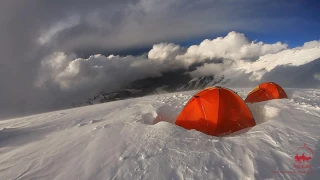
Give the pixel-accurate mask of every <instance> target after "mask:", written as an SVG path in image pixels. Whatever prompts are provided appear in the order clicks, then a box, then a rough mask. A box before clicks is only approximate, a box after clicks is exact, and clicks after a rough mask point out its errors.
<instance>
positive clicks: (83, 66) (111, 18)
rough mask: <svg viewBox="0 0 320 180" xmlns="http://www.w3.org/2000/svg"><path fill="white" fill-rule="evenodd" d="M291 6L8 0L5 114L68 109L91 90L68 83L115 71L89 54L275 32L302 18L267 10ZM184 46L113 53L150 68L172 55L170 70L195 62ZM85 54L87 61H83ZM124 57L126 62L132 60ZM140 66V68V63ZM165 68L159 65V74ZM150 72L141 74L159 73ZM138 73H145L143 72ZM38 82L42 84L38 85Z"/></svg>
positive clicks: (0, 9)
mask: <svg viewBox="0 0 320 180" xmlns="http://www.w3.org/2000/svg"><path fill="white" fill-rule="evenodd" d="M288 5H289V6H290V7H292V6H295V7H298V5H299V3H295V2H291V1H290V2H279V3H278V4H277V7H276V8H275V6H274V4H273V3H270V2H269V1H255V0H249V1H230V0H226V1H207V0H200V1H193V0H176V1H171V0H108V1H105V0H91V1H88V0H56V1H55V3H52V2H51V1H43V0H33V1H23V2H22V1H19V0H1V1H0V24H1V27H0V28H1V31H0V55H1V60H0V83H1V88H0V98H1V99H2V101H1V102H0V118H3V117H8V116H12V115H23V114H25V113H35V112H36V111H37V112H39V111H38V109H41V108H44V109H46V110H52V109H57V108H61V107H63V106H64V105H65V103H67V101H68V100H69V99H70V98H71V96H72V97H75V98H76V97H80V96H82V95H86V94H85V92H86V91H84V90H81V91H82V92H83V93H84V94H81V93H79V91H77V90H76V89H75V88H74V90H72V89H73V88H72V87H71V86H70V85H68V83H70V84H72V85H74V86H76V87H85V85H87V86H89V87H90V86H91V87H94V86H96V85H97V84H98V85H97V86H98V87H99V86H100V85H99V83H96V82H95V81H97V80H98V79H99V78H102V77H104V78H106V77H105V76H108V75H113V74H112V73H110V74H108V73H105V72H104V70H105V69H106V67H104V66H103V68H102V70H98V69H95V68H94V66H93V65H92V64H90V63H92V62H94V63H93V64H95V63H98V62H99V60H91V59H90V58H88V57H89V55H94V54H99V53H101V54H105V55H109V54H113V53H114V52H119V51H121V52H125V53H126V54H128V53H127V52H130V50H132V49H139V48H150V47H151V46H152V45H153V44H158V43H161V42H179V41H187V40H190V39H193V38H199V37H203V36H204V35H218V34H222V33H226V32H229V31H231V30H234V29H236V30H238V31H245V32H263V31H268V30H272V29H274V28H273V27H274V26H277V25H279V24H282V23H283V22H292V23H291V24H293V23H295V21H294V19H295V18H296V17H292V18H287V17H286V16H284V15H274V16H272V15H271V16H269V17H267V18H266V17H265V16H264V15H263V14H266V13H267V12H272V11H274V10H277V12H285V10H286V9H287V7H288ZM252 14H255V15H254V16H252ZM261 22H263V23H261ZM291 24H290V23H288V24H287V26H290V25H291ZM271 25H272V26H271ZM155 49H156V48H155ZM178 49H179V48H178ZM180 51H181V54H180ZM59 52H61V53H62V54H61V53H60V54H59ZM178 52H179V53H178ZM184 52H185V49H183V48H181V49H179V50H177V51H173V52H170V50H167V53H169V54H170V55H169V56H168V58H164V59H162V60H161V57H166V55H164V56H159V57H160V59H159V58H156V59H157V60H156V59H152V55H150V58H151V59H148V58H147V57H126V58H125V57H113V58H112V59H115V58H118V59H124V58H125V59H134V60H133V61H134V62H135V63H133V64H134V65H135V66H138V65H140V66H143V67H144V66H145V67H148V68H149V71H150V69H151V70H153V69H154V68H155V67H154V66H149V65H145V64H151V65H158V64H160V62H162V61H165V62H167V61H168V63H164V64H165V65H164V66H160V65H159V67H161V68H162V70H168V69H170V68H171V69H175V68H178V67H187V66H188V65H189V64H192V63H193V60H186V59H185V58H182V59H181V60H179V59H178V58H177V57H178V56H182V55H184V54H185V53H184ZM151 54H152V53H151ZM154 55H155V54H154ZM94 56H95V55H94ZM80 57H82V58H84V59H79V60H76V59H78V58H80ZM56 58H58V59H59V58H61V59H60V60H61V61H62V62H63V63H66V64H67V67H68V68H66V65H65V64H62V65H61V64H59V63H58V64H59V65H61V69H59V68H58V67H50V66H49V64H50V63H53V61H54V60H53V59H56ZM171 58H172V60H169V59H171ZM189 58H192V57H189ZM49 59H51V60H49ZM88 59H90V60H88ZM97 59H100V58H97ZM104 59H107V58H104ZM147 59H148V60H147ZM149 60H150V61H149ZM57 61H58V60H57ZM87 61H89V62H90V63H89V62H87ZM119 61H121V63H123V61H125V60H119ZM62 62H60V63H62ZM70 62H72V63H71V64H70ZM112 62H115V60H112ZM46 63H47V64H46ZM56 63H57V62H55V61H54V63H53V64H51V65H54V66H57V64H56ZM157 63H158V64H157ZM98 64H99V63H98ZM105 64H107V63H105ZM125 64H126V63H125ZM127 64H131V63H127ZM62 67H63V68H65V69H63V68H62ZM72 68H74V69H78V70H80V71H79V72H78V73H76V72H74V71H71V69H72ZM39 69H41V70H39ZM129 69H131V67H130V68H129ZM133 69H135V70H137V71H138V68H133ZM45 70H47V72H48V74H46V73H45ZM120 70H123V69H121V68H120ZM162 70H161V71H157V70H156V73H159V72H162ZM85 71H88V72H87V75H88V76H90V77H94V81H93V82H88V80H86V78H85V74H86V73H85ZM142 72H143V73H141V76H143V75H147V76H149V75H150V74H151V75H153V74H152V73H150V74H149V72H144V71H142ZM137 74H139V72H137ZM39 75H40V76H41V77H39ZM133 77H135V78H139V77H140V75H139V76H137V77H136V76H133ZM129 80H132V78H131V79H130V78H129ZM35 81H36V82H37V83H36V84H37V85H38V86H34V84H35V83H34V82H35ZM73 81H74V82H73ZM39 87H41V88H39ZM67 89H68V90H67ZM93 89H94V90H97V89H98V88H93ZM88 91H89V90H88ZM88 91H87V92H88ZM67 92H68V93H67ZM71 92H73V94H70V93H71ZM44 109H42V110H43V111H44Z"/></svg>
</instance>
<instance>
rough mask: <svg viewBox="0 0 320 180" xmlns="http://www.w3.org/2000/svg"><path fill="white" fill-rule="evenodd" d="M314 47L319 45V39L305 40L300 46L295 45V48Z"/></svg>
mask: <svg viewBox="0 0 320 180" xmlns="http://www.w3.org/2000/svg"><path fill="white" fill-rule="evenodd" d="M315 47H320V40H319V41H316V40H314V41H309V42H305V43H304V44H303V46H302V47H297V49H310V48H315Z"/></svg>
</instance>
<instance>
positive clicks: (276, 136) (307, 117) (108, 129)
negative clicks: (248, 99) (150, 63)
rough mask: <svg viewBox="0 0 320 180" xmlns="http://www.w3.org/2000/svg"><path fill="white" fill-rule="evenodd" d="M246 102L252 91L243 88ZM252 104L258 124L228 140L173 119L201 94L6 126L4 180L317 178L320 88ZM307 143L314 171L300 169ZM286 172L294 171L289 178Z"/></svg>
mask: <svg viewBox="0 0 320 180" xmlns="http://www.w3.org/2000/svg"><path fill="white" fill-rule="evenodd" d="M235 90H236V91H237V92H238V93H239V94H240V95H241V96H242V97H244V96H245V95H246V94H247V93H248V91H249V89H235ZM285 90H286V91H287V92H288V94H289V96H290V97H292V99H288V100H273V101H269V102H267V103H258V104H256V105H253V106H252V105H251V106H250V108H251V110H252V112H253V114H254V117H255V119H256V122H257V123H258V125H257V126H255V127H253V128H251V129H247V130H246V131H242V132H238V133H236V134H233V135H231V136H228V137H222V138H217V137H212V136H208V135H205V134H202V133H200V132H197V131H194V130H191V131H187V130H185V129H183V128H180V127H177V126H175V125H173V124H170V123H168V122H160V123H158V124H155V125H152V123H153V120H154V118H155V117H156V116H157V115H161V116H162V117H164V118H165V120H166V121H171V122H173V121H174V119H175V117H176V116H177V114H178V113H179V112H180V111H181V109H182V108H183V106H184V104H185V103H186V102H187V101H188V99H189V98H190V97H191V96H192V95H193V94H194V93H195V91H190V92H181V93H171V94H165V95H153V96H146V97H142V98H136V99H128V100H122V101H116V102H109V103H104V104H99V105H93V106H86V107H80V108H74V109H69V110H63V111H56V112H50V113H44V114H39V115H34V116H28V117H23V118H18V119H9V120H5V121H0V177H1V178H2V179H315V178H317V177H318V176H319V172H320V158H319V155H320V143H319V139H320V121H319V119H320V91H319V90H312V89H305V90H304V89H285ZM304 144H306V145H307V146H308V147H310V148H311V149H312V150H313V152H314V156H315V157H313V158H312V160H311V161H310V164H311V167H312V169H310V170H312V171H313V172H312V173H309V174H304V173H295V174H293V173H289V172H290V171H295V172H296V171H297V169H295V167H294V163H295V161H294V156H295V155H296V152H297V150H298V149H299V148H300V147H301V146H303V145H304ZM279 171H282V172H283V171H287V173H284V172H283V173H281V172H279Z"/></svg>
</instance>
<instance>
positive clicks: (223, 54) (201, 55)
mask: <svg viewBox="0 0 320 180" xmlns="http://www.w3.org/2000/svg"><path fill="white" fill-rule="evenodd" d="M287 47H288V45H287V44H283V43H281V42H277V43H275V44H265V43H263V42H255V41H250V40H248V39H247V38H246V37H245V35H244V34H242V33H237V32H234V31H232V32H230V33H229V34H228V35H227V36H226V37H218V38H216V39H213V40H209V39H206V40H204V41H203V42H202V43H201V44H200V45H194V46H191V47H189V48H188V50H187V52H186V53H185V54H184V55H181V56H179V57H178V59H186V60H187V61H189V62H190V63H192V62H194V61H204V60H206V59H214V58H225V59H233V60H250V61H254V60H257V59H258V58H259V57H260V56H262V55H265V54H274V53H278V52H280V51H282V50H285V49H287Z"/></svg>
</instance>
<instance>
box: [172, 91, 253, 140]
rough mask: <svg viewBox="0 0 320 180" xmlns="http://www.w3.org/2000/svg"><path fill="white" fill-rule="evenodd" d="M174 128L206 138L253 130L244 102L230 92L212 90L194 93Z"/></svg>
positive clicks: (251, 118) (249, 114) (251, 120)
mask: <svg viewBox="0 0 320 180" xmlns="http://www.w3.org/2000/svg"><path fill="white" fill-rule="evenodd" d="M175 124H176V125H178V126H181V127H183V128H185V129H195V130H198V131H201V132H203V133H205V134H208V135H213V136H222V135H227V134H230V133H233V132H235V131H238V130H241V129H244V128H248V127H253V126H254V125H255V121H254V119H253V116H252V114H251V112H250V110H249V108H248V107H247V105H246V104H245V102H244V101H243V100H242V99H241V98H240V97H239V96H238V95H237V94H236V93H234V92H233V91H231V90H229V89H226V88H222V87H212V88H207V89H204V90H202V91H200V92H198V93H197V94H195V95H194V96H193V97H192V98H191V99H190V100H189V102H188V103H187V104H186V106H185V107H184V109H183V110H182V112H181V113H180V114H179V116H178V117H177V119H176V122H175Z"/></svg>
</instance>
